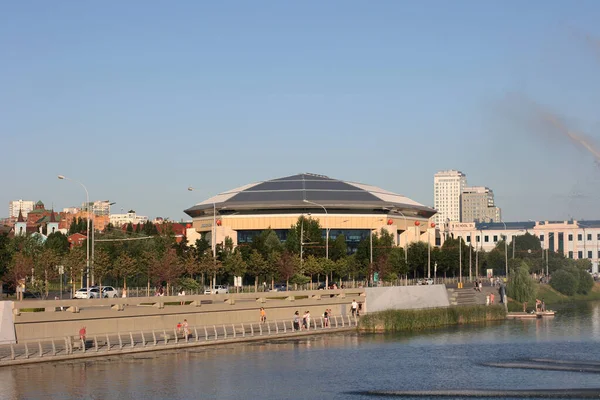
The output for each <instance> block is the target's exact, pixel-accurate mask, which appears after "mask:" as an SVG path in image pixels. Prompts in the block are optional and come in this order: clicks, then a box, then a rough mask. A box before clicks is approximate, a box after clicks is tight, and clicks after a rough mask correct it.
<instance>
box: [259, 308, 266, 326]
mask: <svg viewBox="0 0 600 400" xmlns="http://www.w3.org/2000/svg"><path fill="white" fill-rule="evenodd" d="M265 322H267V312H266V311H265V308H264V307H261V308H260V323H261V324H264V323H265Z"/></svg>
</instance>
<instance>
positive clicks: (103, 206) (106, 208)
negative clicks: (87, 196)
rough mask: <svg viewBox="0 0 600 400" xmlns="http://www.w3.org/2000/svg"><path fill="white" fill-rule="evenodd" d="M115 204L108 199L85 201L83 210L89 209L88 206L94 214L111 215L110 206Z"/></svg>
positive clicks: (82, 206)
mask: <svg viewBox="0 0 600 400" xmlns="http://www.w3.org/2000/svg"><path fill="white" fill-rule="evenodd" d="M112 204H114V203H111V202H110V201H108V200H96V201H93V202H92V201H91V202H90V203H89V204H86V203H83V204H82V205H81V209H82V210H87V209H88V207H89V209H90V211H91V212H92V213H93V214H94V215H110V206H111V205H112Z"/></svg>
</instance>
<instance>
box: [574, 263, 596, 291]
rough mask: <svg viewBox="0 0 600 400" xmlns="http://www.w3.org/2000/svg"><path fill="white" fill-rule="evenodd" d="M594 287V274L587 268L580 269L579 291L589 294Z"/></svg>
mask: <svg viewBox="0 0 600 400" xmlns="http://www.w3.org/2000/svg"><path fill="white" fill-rule="evenodd" d="M593 287H594V279H593V278H592V276H591V275H590V274H589V273H588V272H587V271H586V270H583V269H580V270H579V287H578V288H577V293H580V294H588V293H589V292H590V290H592V288H593Z"/></svg>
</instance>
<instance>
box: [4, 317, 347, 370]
mask: <svg viewBox="0 0 600 400" xmlns="http://www.w3.org/2000/svg"><path fill="white" fill-rule="evenodd" d="M357 326H358V318H356V317H351V316H350V315H347V316H331V317H329V318H328V319H325V318H324V317H316V318H311V319H310V322H309V324H308V326H307V327H306V328H302V327H300V329H301V330H299V329H297V328H298V327H297V326H294V321H293V320H281V321H269V322H266V323H238V324H222V325H208V326H197V327H188V328H187V329H186V328H183V327H182V328H179V329H178V328H173V329H172V330H164V329H163V330H152V331H140V332H117V333H114V334H104V335H90V336H86V337H85V338H81V337H79V336H66V337H61V338H51V339H44V340H36V341H25V342H22V343H18V344H11V345H3V346H0V366H4V365H14V364H22V363H29V362H41V361H52V360H61V359H69V358H82V357H94V356H96V355H98V356H99V355H102V354H107V353H110V354H122V353H131V352H144V351H155V350H166V349H169V348H176V347H191V346H201V345H209V344H217V343H219V342H225V341H227V343H229V342H231V341H248V340H260V339H261V338H267V337H269V338H271V339H272V338H275V337H285V336H290V335H304V334H310V333H312V334H315V333H326V332H333V331H340V330H348V329H351V328H354V327H357Z"/></svg>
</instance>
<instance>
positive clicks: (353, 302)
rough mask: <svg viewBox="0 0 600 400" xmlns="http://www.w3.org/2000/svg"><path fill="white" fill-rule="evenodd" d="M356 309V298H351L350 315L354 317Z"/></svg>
mask: <svg viewBox="0 0 600 400" xmlns="http://www.w3.org/2000/svg"><path fill="white" fill-rule="evenodd" d="M356 311H358V303H357V302H356V300H354V299H353V300H352V316H353V317H356Z"/></svg>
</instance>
